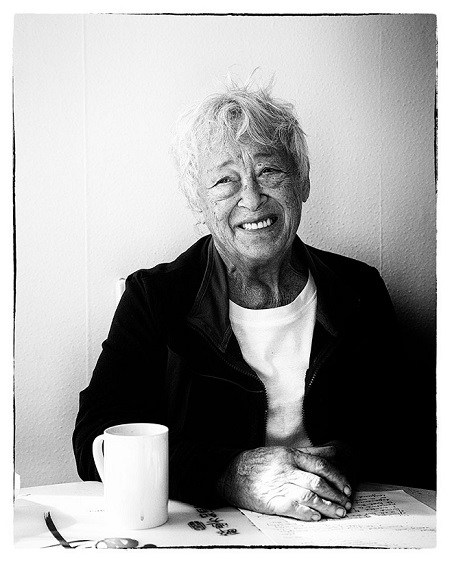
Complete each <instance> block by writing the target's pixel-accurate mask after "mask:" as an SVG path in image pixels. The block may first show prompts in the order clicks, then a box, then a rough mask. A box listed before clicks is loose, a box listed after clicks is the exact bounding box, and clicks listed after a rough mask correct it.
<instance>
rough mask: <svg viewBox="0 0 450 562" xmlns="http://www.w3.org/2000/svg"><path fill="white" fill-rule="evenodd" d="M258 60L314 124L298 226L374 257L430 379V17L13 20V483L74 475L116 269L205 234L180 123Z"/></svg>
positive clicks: (327, 244)
mask: <svg viewBox="0 0 450 562" xmlns="http://www.w3.org/2000/svg"><path fill="white" fill-rule="evenodd" d="M258 66H259V67H261V69H262V76H263V77H266V78H269V77H270V76H271V75H272V74H275V78H276V86H275V90H274V93H275V95H277V96H279V97H282V98H285V99H288V100H289V101H292V102H294V104H295V105H296V107H297V109H298V113H299V115H300V120H301V123H302V125H303V127H304V129H305V131H306V133H307V134H308V142H309V147H310V153H311V165H312V172H311V185H312V187H311V198H310V200H309V202H308V204H307V205H306V206H305V210H304V218H303V223H302V226H301V229H300V234H301V236H302V238H303V239H304V241H306V242H307V243H310V244H313V245H317V246H318V247H321V248H323V249H328V250H332V251H337V252H340V253H344V254H346V255H349V256H352V257H355V258H358V259H361V260H364V261H366V262H368V263H370V264H373V265H375V266H376V267H378V268H379V269H380V271H381V273H382V275H383V277H384V279H385V280H386V282H387V285H388V288H389V290H390V292H391V295H392V297H393V300H394V304H395V306H396V309H397V312H398V315H399V319H400V322H401V324H402V326H403V329H404V331H405V334H406V335H407V336H408V339H409V343H410V345H411V346H412V347H411V349H417V346H419V345H420V346H421V347H420V349H421V350H422V351H421V357H418V361H420V360H422V362H423V364H424V365H427V366H428V372H426V373H425V374H424V373H422V376H426V377H428V378H429V379H432V378H433V375H434V373H433V371H432V363H433V351H434V343H433V342H434V330H435V328H434V318H435V275H434V272H435V185H434V90H435V88H434V81H435V18H434V16H424V15H418V16H413V15H409V16H405V15H403V16H356V17H342V16H341V17H325V16H309V17H295V16H294V17H288V16H283V17H257V16H253V17H236V16H235V17H230V16H228V17H220V16H215V17H214V16H209V17H205V16H198V17H194V16H133V15H124V16H119V15H87V16H82V15H70V16H51V15H20V16H16V21H15V39H14V92H15V97H14V119H15V142H16V174H15V190H16V191H15V212H16V225H17V227H16V250H17V289H16V299H17V301H16V305H17V308H16V323H15V334H16V346H15V407H16V446H15V454H16V470H17V472H18V473H19V474H20V475H21V478H22V485H24V486H32V485H39V484H46V483H55V482H62V481H71V480H77V479H78V477H77V475H76V470H75V463H74V459H73V454H72V449H71V433H72V430H73V426H74V421H75V416H76V412H77V403H78V393H79V391H80V390H81V389H82V388H84V387H85V386H86V385H87V383H88V381H89V378H90V375H91V372H92V369H93V367H94V365H95V362H96V359H97V357H98V354H99V352H100V346H101V342H102V341H103V339H104V338H105V337H106V334H107V331H108V328H109V325H110V321H111V317H112V314H113V312H114V308H115V304H116V303H115V283H116V280H117V279H118V278H120V277H124V276H126V275H128V274H129V273H131V272H132V271H134V270H136V269H138V268H141V267H151V266H153V265H154V264H156V263H158V262H161V261H167V260H171V259H173V258H175V257H176V256H177V255H178V254H179V253H180V252H181V251H182V250H184V249H185V248H186V247H187V246H188V245H190V244H191V243H192V242H194V241H195V240H196V238H197V234H196V232H195V229H194V227H193V218H192V216H191V214H190V212H189V211H188V209H187V207H186V205H185V203H184V201H183V199H182V197H181V195H180V194H179V192H178V190H177V188H176V177H175V172H174V170H173V167H172V163H171V160H170V157H169V154H168V146H169V142H170V138H171V128H172V126H173V124H174V122H175V119H176V117H177V116H178V114H179V113H180V112H181V111H182V110H184V109H185V108H186V107H187V106H190V105H191V104H193V103H195V102H199V101H201V100H202V99H203V98H204V97H205V96H206V95H208V94H210V93H212V92H214V91H217V90H219V89H221V86H222V83H223V81H224V77H225V75H226V74H227V73H228V72H229V71H231V72H233V73H234V74H235V75H237V76H239V77H241V78H242V79H245V78H246V77H247V76H248V75H249V74H250V73H251V72H252V70H253V69H254V68H255V67H258ZM430 366H431V368H430Z"/></svg>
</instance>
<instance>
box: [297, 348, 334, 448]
mask: <svg viewBox="0 0 450 562" xmlns="http://www.w3.org/2000/svg"><path fill="white" fill-rule="evenodd" d="M336 347H337V342H336V341H333V342H331V343H330V344H329V345H328V347H327V348H325V349H324V350H323V351H322V352H321V353H320V354H319V355H318V356H317V358H316V360H315V364H314V365H313V373H312V376H311V380H310V381H309V384H308V386H307V388H305V395H304V397H303V402H302V420H303V428H304V430H305V433H306V437H307V438H308V439H309V441H310V442H311V444H312V445H314V443H313V442H312V440H311V438H310V436H309V434H308V430H307V427H306V418H305V398H306V394H307V392H308V391H309V389H310V388H311V386H312V384H313V382H314V379H315V378H316V376H317V373H318V371H319V369H320V367H322V365H323V364H324V363H325V361H326V360H327V359H328V357H329V356H330V355H331V353H332V352H333V351H334V349H336ZM308 371H309V369H308ZM308 371H307V372H308Z"/></svg>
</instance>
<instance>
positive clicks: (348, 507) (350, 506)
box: [345, 502, 352, 511]
mask: <svg viewBox="0 0 450 562" xmlns="http://www.w3.org/2000/svg"><path fill="white" fill-rule="evenodd" d="M351 508H352V504H351V503H350V502H347V503H346V504H345V509H346V510H347V511H349V510H350V509H351Z"/></svg>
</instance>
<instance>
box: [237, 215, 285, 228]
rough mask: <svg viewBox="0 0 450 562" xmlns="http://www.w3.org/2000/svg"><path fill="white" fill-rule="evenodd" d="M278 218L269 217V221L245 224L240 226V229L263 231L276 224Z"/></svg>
mask: <svg viewBox="0 0 450 562" xmlns="http://www.w3.org/2000/svg"><path fill="white" fill-rule="evenodd" d="M276 220H277V218H276V217H268V218H267V219H264V220H261V221H255V222H244V223H243V224H241V225H240V228H243V229H244V230H261V229H262V228H268V227H269V226H272V225H273V224H274V223H275V222H276Z"/></svg>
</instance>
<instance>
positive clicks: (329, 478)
mask: <svg viewBox="0 0 450 562" xmlns="http://www.w3.org/2000/svg"><path fill="white" fill-rule="evenodd" d="M338 464H339V450H338V448H337V447H336V446H335V445H327V446H323V447H306V448H290V447H260V448H257V449H252V450H250V451H244V452H243V453H240V454H239V455H238V456H237V457H236V458H235V459H234V460H233V462H232V463H231V464H230V466H229V467H228V469H227V471H226V472H225V474H224V475H223V477H222V478H221V480H220V482H219V491H220V493H221V495H222V496H223V497H224V498H225V499H226V500H227V501H228V502H229V503H231V504H232V505H235V506H237V507H241V508H243V509H249V510H251V511H256V512H259V513H267V514H271V515H284V516H288V517H293V518H295V519H300V520H302V521H318V520H319V519H321V518H322V517H331V518H342V517H345V515H346V514H347V511H348V510H349V509H350V508H351V495H352V490H351V486H350V482H349V480H348V478H347V477H346V476H345V475H344V473H343V471H341V469H340V468H338V467H337V466H338Z"/></svg>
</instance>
